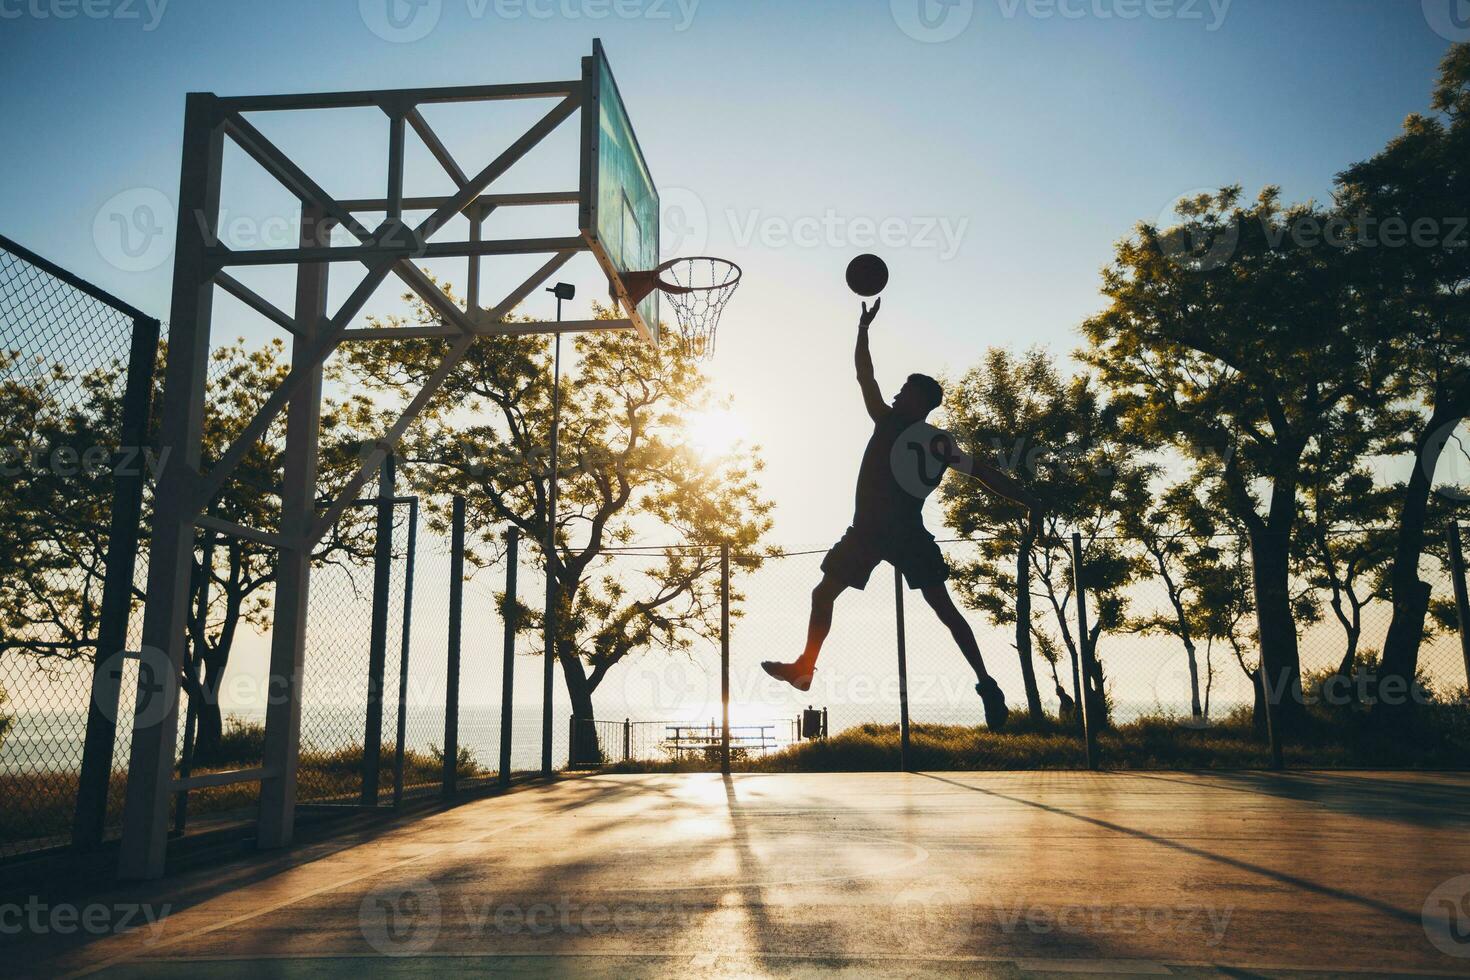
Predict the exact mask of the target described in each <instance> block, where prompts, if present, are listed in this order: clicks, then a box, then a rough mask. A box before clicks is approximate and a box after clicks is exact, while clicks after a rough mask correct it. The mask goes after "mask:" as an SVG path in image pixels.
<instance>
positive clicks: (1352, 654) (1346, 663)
mask: <svg viewBox="0 0 1470 980" xmlns="http://www.w3.org/2000/svg"><path fill="white" fill-rule="evenodd" d="M1345 630H1346V632H1347V652H1346V653H1344V654H1343V655H1342V663H1340V664H1338V665H1337V676H1339V677H1342V678H1348V679H1351V678H1352V676H1353V670H1354V669H1355V668H1356V667H1357V666H1358V638H1359V637H1361V636H1362V635H1363V629H1362V627H1361V626H1349V627H1345Z"/></svg>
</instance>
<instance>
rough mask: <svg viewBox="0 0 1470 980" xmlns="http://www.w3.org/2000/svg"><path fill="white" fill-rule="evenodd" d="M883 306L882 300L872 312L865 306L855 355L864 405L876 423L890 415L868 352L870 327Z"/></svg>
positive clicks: (870, 354) (874, 306)
mask: <svg viewBox="0 0 1470 980" xmlns="http://www.w3.org/2000/svg"><path fill="white" fill-rule="evenodd" d="M882 306H883V300H881V299H879V300H877V301H876V302H875V303H873V308H872V309H871V310H870V309H868V304H867V303H864V304H863V317H862V319H861V320H859V321H858V336H857V352H856V353H855V354H854V359H855V360H856V361H857V377H858V387H859V388H861V389H862V390H863V405H864V406H865V407H866V408H867V410H868V415H869V416H871V417H872V419H873V421H874V422H877V421H878V420H880V419H882V418H883V416H885V415H887V414H888V405H887V404H885V403H884V401H883V393H882V392H881V391H879V390H878V378H877V377H876V376H875V375H874V374H873V354H872V351H870V350H868V327H869V326H870V325H872V323H873V318H874V317H876V316H877V315H878V310H879V309H881V308H882Z"/></svg>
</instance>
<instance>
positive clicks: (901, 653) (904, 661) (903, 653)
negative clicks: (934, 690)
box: [822, 567, 909, 772]
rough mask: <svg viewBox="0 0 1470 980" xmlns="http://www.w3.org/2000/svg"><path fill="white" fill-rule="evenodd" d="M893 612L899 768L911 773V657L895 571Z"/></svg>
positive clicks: (900, 578)
mask: <svg viewBox="0 0 1470 980" xmlns="http://www.w3.org/2000/svg"><path fill="white" fill-rule="evenodd" d="M893 610H894V614H895V621H896V623H897V624H898V768H899V771H901V772H908V771H909V656H908V641H907V638H906V637H905V635H904V625H903V572H900V571H899V570H898V568H897V567H895V568H894V569H893ZM822 710H823V711H826V709H825V708H824V709H822Z"/></svg>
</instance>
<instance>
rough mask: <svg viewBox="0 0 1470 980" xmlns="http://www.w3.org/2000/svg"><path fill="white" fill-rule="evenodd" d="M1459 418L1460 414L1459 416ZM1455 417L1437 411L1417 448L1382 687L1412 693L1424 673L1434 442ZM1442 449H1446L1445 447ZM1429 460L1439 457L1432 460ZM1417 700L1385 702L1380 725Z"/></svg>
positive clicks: (1403, 515)
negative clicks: (1422, 565)
mask: <svg viewBox="0 0 1470 980" xmlns="http://www.w3.org/2000/svg"><path fill="white" fill-rule="evenodd" d="M1456 414H1459V413H1456ZM1450 421H1451V416H1450V414H1449V413H1448V412H1446V413H1445V414H1444V415H1443V416H1442V415H1441V413H1440V412H1438V411H1436V412H1435V413H1434V414H1433V415H1431V416H1430V419H1429V421H1428V422H1427V423H1426V424H1425V426H1424V428H1423V429H1422V430H1421V431H1420V433H1419V438H1418V439H1416V440H1415V442H1414V445H1415V449H1416V450H1417V453H1416V456H1415V460H1416V462H1417V464H1418V465H1416V466H1414V468H1413V469H1412V470H1411V471H1410V472H1409V480H1408V483H1407V485H1406V486H1405V488H1404V498H1403V507H1402V509H1401V510H1400V511H1399V527H1398V540H1397V542H1396V545H1395V547H1394V556H1393V569H1392V571H1391V572H1390V575H1389V582H1390V587H1391V598H1392V601H1393V619H1392V620H1391V621H1390V622H1389V624H1388V636H1387V637H1386V638H1385V639H1384V641H1383V660H1382V671H1381V673H1382V676H1381V677H1380V678H1379V685H1380V686H1381V685H1382V684H1383V682H1384V681H1386V680H1388V678H1390V677H1393V678H1396V679H1397V681H1398V683H1400V684H1402V685H1404V686H1403V687H1402V688H1401V689H1402V690H1407V689H1408V685H1409V684H1410V683H1412V682H1413V678H1414V674H1415V672H1416V671H1417V670H1418V667H1419V646H1420V644H1421V643H1423V641H1424V620H1425V617H1426V616H1427V615H1428V613H1429V597H1430V591H1431V590H1430V585H1429V583H1428V582H1425V581H1423V580H1422V579H1420V578H1419V558H1420V556H1421V555H1422V554H1423V553H1424V529H1425V525H1426V523H1427V521H1428V516H1429V494H1430V492H1431V490H1432V489H1433V482H1432V481H1433V475H1434V469H1435V466H1436V465H1438V462H1439V457H1438V455H1437V454H1434V453H1432V451H1431V445H1430V444H1431V442H1432V441H1433V439H1434V438H1435V436H1436V435H1437V434H1438V432H1439V431H1440V430H1441V429H1442V428H1444V426H1446V425H1448V424H1449V423H1450ZM1441 448H1442V447H1441ZM1426 455H1434V458H1433V459H1426V458H1425V457H1426ZM1412 703H1413V699H1412V698H1405V699H1403V702H1402V703H1401V704H1385V703H1384V701H1383V700H1382V699H1381V698H1380V699H1379V700H1378V701H1377V702H1376V703H1375V704H1374V705H1373V714H1374V717H1375V718H1377V719H1378V720H1379V721H1380V722H1382V723H1385V724H1392V723H1394V722H1397V721H1402V720H1403V718H1404V717H1405V715H1406V714H1407V708H1408V706H1409V705H1411V704H1412Z"/></svg>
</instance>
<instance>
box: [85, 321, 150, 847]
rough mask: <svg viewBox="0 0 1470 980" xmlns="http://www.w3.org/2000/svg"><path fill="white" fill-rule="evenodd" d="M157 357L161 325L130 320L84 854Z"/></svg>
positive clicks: (101, 768)
mask: <svg viewBox="0 0 1470 980" xmlns="http://www.w3.org/2000/svg"><path fill="white" fill-rule="evenodd" d="M157 355H158V321H157V320H154V319H151V318H149V317H136V318H134V320H133V336H132V342H131V345H130V347H129V349H128V373H127V381H126V383H125V387H124V389H123V403H122V420H121V424H120V426H119V427H118V434H117V436H118V450H119V452H118V453H117V456H116V457H115V461H114V464H113V470H112V508H111V514H112V521H111V526H110V527H109V528H108V534H107V571H106V572H105V573H104V576H103V579H102V608H101V612H100V614H99V616H98V624H97V649H96V650H95V651H94V653H95V659H94V660H93V662H92V700H91V703H90V704H89V706H88V708H87V738H86V742H85V743H84V744H83V746H82V771H81V776H80V781H79V782H78V784H77V801H76V811H75V813H74V815H73V819H72V832H71V840H72V844H73V845H74V846H76V847H78V848H82V849H86V848H92V847H96V846H97V845H98V844H100V843H102V836H103V833H104V832H105V828H106V826H107V796H108V789H109V787H110V785H111V782H112V752H113V745H114V744H115V743H116V741H117V706H118V696H119V694H120V693H121V690H122V670H121V664H120V663H119V662H117V661H116V660H113V657H114V655H116V654H117V653H119V652H121V651H122V650H123V649H124V648H125V647H126V646H127V645H128V614H129V612H130V611H131V609H132V602H133V576H134V574H135V571H136V567H137V557H138V530H139V527H140V525H141V515H142V512H143V488H144V479H143V474H144V472H145V471H146V467H145V466H144V465H143V449H144V447H145V446H147V445H148V412H149V407H150V405H151V404H152V400H153V362H154V360H155V358H156V357H157Z"/></svg>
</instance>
